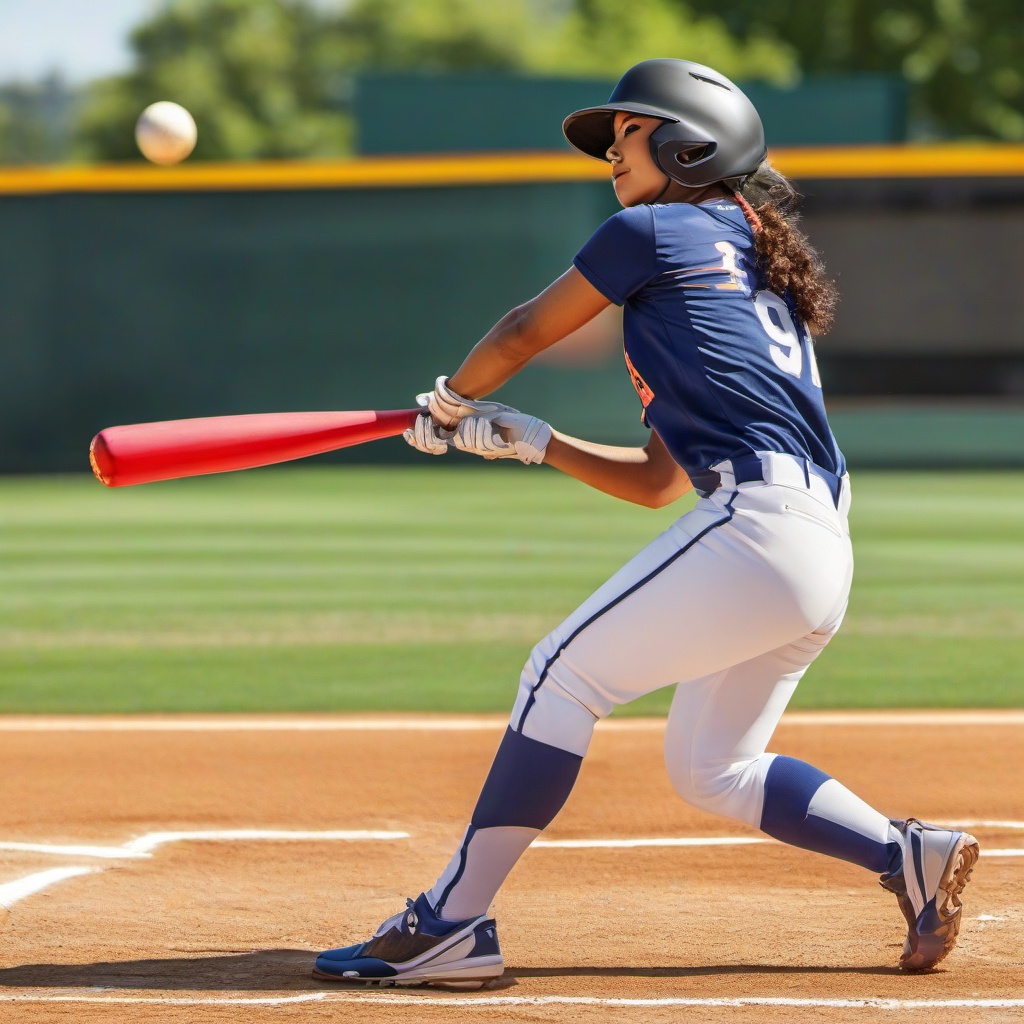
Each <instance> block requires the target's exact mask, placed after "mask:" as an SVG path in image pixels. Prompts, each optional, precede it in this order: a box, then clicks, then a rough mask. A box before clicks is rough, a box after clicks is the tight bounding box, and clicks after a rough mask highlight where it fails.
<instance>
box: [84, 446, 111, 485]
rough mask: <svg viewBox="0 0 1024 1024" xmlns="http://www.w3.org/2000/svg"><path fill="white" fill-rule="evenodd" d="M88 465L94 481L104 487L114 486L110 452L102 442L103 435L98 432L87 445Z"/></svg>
mask: <svg viewBox="0 0 1024 1024" xmlns="http://www.w3.org/2000/svg"><path fill="white" fill-rule="evenodd" d="M89 465H91V466H92V471H93V474H94V475H95V477H96V479H97V480H99V482H100V483H101V484H103V485H104V486H105V487H113V486H114V472H113V470H114V465H113V460H112V459H111V458H110V450H109V449H108V448H107V442H106V441H104V440H103V433H102V432H100V433H99V434H97V435H96V436H95V437H94V438H93V439H92V443H91V444H90V445H89Z"/></svg>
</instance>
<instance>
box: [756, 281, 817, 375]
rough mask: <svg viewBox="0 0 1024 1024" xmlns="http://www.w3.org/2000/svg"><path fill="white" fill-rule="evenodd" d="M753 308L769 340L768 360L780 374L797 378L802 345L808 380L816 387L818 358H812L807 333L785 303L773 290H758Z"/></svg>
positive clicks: (800, 368)
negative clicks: (808, 370)
mask: <svg viewBox="0 0 1024 1024" xmlns="http://www.w3.org/2000/svg"><path fill="white" fill-rule="evenodd" d="M754 309H756V310H757V318H758V320H760V321H761V326H762V327H763V328H764V331H765V334H767V335H768V337H769V338H770V339H771V344H769V346H768V353H769V355H771V357H772V362H773V363H775V365H776V366H777V367H778V368H779V369H780V370H782V372H783V373H788V374H789V375H790V376H791V377H797V378H799V377H801V376H802V375H803V369H804V350H805V348H806V351H807V364H808V366H809V368H810V376H811V383H812V384H813V385H814V386H815V387H819V388H820V387H821V376H820V375H819V374H818V361H817V360H816V359H815V358H814V344H813V342H812V341H811V336H810V335H809V334H807V333H806V332H801V330H800V329H799V328H798V327H797V325H796V323H795V322H794V321H793V315H792V313H790V311H789V306H787V305H786V303H785V302H784V301H783V300H782V299H780V298H779V297H778V295H776V294H775V292H769V291H762V292H758V293H757V297H756V298H755V299H754ZM805 343H806V344H805Z"/></svg>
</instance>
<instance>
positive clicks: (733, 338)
mask: <svg viewBox="0 0 1024 1024" xmlns="http://www.w3.org/2000/svg"><path fill="white" fill-rule="evenodd" d="M563 130H564V132H565V135H566V137H567V138H568V140H569V142H570V143H572V145H573V146H575V147H576V148H577V149H580V150H582V151H583V152H584V153H587V154H588V155H590V156H593V157H597V158H600V159H604V160H607V161H608V162H609V164H610V166H611V176H612V182H613V188H614V190H615V194H616V197H617V198H618V200H619V202H620V204H621V205H622V207H623V210H622V211H620V212H619V213H617V214H616V215H614V216H613V217H611V218H610V219H609V220H608V221H606V222H605V223H604V224H603V225H602V226H601V227H600V228H599V229H598V230H597V232H596V233H595V234H594V236H593V237H592V238H591V239H590V241H588V242H587V244H586V245H585V246H584V247H583V249H582V250H581V251H580V252H579V254H578V255H577V256H576V258H575V260H574V263H573V267H572V268H571V269H570V270H569V271H567V272H566V273H565V274H564V275H563V276H562V277H560V278H559V279H558V280H557V281H555V282H554V283H553V284H552V285H550V286H549V287H548V288H547V289H546V290H545V291H544V292H542V293H541V294H540V295H539V296H537V297H536V298H534V299H532V300H531V301H529V302H527V303H526V304H524V305H522V306H519V307H518V308H516V309H514V310H512V312H510V313H509V314H508V315H506V316H505V317H504V318H503V319H502V320H501V321H499V322H498V324H496V325H495V327H494V328H493V329H492V330H491V331H490V332H489V333H488V334H487V335H486V337H484V338H483V340H482V341H480V342H479V343H478V344H477V345H476V346H475V347H474V348H473V350H472V351H471V352H470V353H469V355H468V356H467V357H466V359H465V361H464V362H463V364H462V366H461V367H460V368H459V370H458V372H457V373H455V374H454V375H453V376H452V377H450V378H444V377H441V378H438V380H437V383H436V385H435V388H434V390H433V392H432V393H430V394H429V395H426V396H422V398H423V401H424V404H426V405H427V408H428V412H429V415H423V416H421V417H420V418H419V419H418V421H417V424H416V427H415V429H413V430H411V431H409V432H408V433H407V440H408V441H409V443H410V444H412V445H414V446H415V447H417V448H419V449H420V450H422V451H424V452H429V453H431V454H435V455H436V454H443V453H444V452H445V451H447V449H448V447H449V445H454V446H455V447H457V448H459V449H461V450H463V451H466V452H472V453H475V454H478V455H481V456H483V457H484V458H485V459H495V458H517V459H519V460H520V461H521V462H524V463H527V464H530V463H539V462H546V463H548V464H549V465H552V466H554V467H555V468H556V469H560V470H562V471H563V472H565V473H568V474H570V475H571V476H574V477H576V478H577V479H579V480H581V481H583V482H584V483H586V484H589V485H591V486H593V487H596V488H598V489H599V490H602V491H605V492H607V493H609V494H612V495H615V496H617V497H620V498H624V499H626V500H628V501H632V502H636V503H638V504H641V505H647V506H652V507H658V506H662V505H665V504H667V503H669V502H671V501H674V500H675V499H676V498H678V497H679V496H680V495H682V494H684V493H685V492H687V491H689V490H690V489H691V488H692V489H695V490H696V491H697V493H698V494H699V496H700V499H699V501H698V502H697V505H696V507H695V508H694V509H693V510H692V511H690V512H688V513H686V514H685V515H684V516H682V518H680V519H679V520H677V521H676V522H675V523H674V524H673V525H672V526H670V527H669V528H668V529H667V530H666V531H665V532H664V533H663V534H662V535H661V536H660V537H658V538H657V539H656V540H654V541H653V542H652V543H651V544H650V545H649V546H648V547H647V548H645V549H644V550H643V551H641V552H640V553H639V554H638V555H637V556H636V557H635V558H633V559H632V560H631V561H630V562H629V563H628V564H627V565H626V566H625V567H624V568H623V569H621V570H620V571H619V572H618V573H616V575H614V576H613V577H612V578H611V579H610V580H609V581H608V582H607V583H606V584H604V586H602V587H601V588H600V589H599V590H598V591H597V592H596V593H595V594H594V595H593V596H592V597H591V598H590V599H589V600H587V601H585V602H584V603H583V605H582V606H581V607H580V608H579V609H578V610H577V611H576V612H575V613H574V614H572V615H571V616H570V617H569V618H568V619H567V620H566V621H565V622H563V623H562V624H561V625H560V626H558V627H557V628H556V629H555V630H554V631H553V632H552V633H551V634H550V635H549V636H547V637H546V638H545V639H544V640H542V641H541V642H540V643H539V644H538V645H537V647H536V648H535V649H534V651H533V653H532V655H531V657H530V660H529V662H528V663H527V665H526V668H525V669H524V671H523V675H522V679H521V683H520V688H519V695H518V698H517V700H516V702H515V706H514V708H513V711H512V717H511V721H510V723H509V726H508V729H507V731H506V733H505V736H504V738H503V740H502V742H501V745H500V747H499V749H498V752H497V755H496V757H495V759H494V763H493V765H492V766H491V770H490V773H489V775H488V777H487V779H486V781H485V783H484V787H483V791H482V793H481V795H480V797H479V800H478V802H477V805H476V809H475V810H474V812H473V816H472V820H471V821H470V823H469V826H468V827H467V829H466V832H465V834H464V836H463V838H462V841H461V843H460V844H459V847H458V849H457V851H456V852H455V855H454V857H453V858H452V860H451V862H450V863H449V864H448V866H447V867H446V868H445V870H444V871H443V872H442V874H441V876H440V878H438V880H437V882H436V883H435V884H434V886H433V887H432V888H431V889H429V890H428V891H426V892H425V893H423V894H421V895H420V896H419V897H418V898H417V899H415V900H409V901H408V906H407V908H406V910H404V911H402V912H400V913H398V914H396V915H395V916H394V917H392V918H389V919H388V920H387V921H385V922H384V923H383V924H382V925H381V927H380V928H379V929H378V931H377V933H376V934H375V935H374V937H373V938H372V939H370V940H369V941H368V942H365V943H361V944H358V945H354V946H348V947H345V948H342V949H333V950H328V951H327V952H325V953H323V954H321V955H320V957H319V958H318V959H317V961H316V968H315V971H314V974H315V976H316V977H319V978H328V979H335V980H343V981H358V982H362V983H369V984H379V985H406V984H423V983H429V982H443V983H446V984H449V985H451V984H459V985H462V986H465V987H477V986H480V985H482V984H483V983H485V982H486V981H487V979H490V978H493V977H496V976H498V975H499V974H501V972H502V970H503V963H502V958H501V953H500V950H499V947H498V941H497V934H496V926H495V922H494V921H493V920H492V919H491V918H489V917H488V916H487V912H488V908H489V906H490V904H491V901H492V899H493V898H494V895H495V893H496V892H497V890H498V888H499V887H500V885H501V884H502V882H503V880H504V879H505V877H506V875H507V874H508V872H509V871H510V870H511V868H512V866H513V865H514V864H515V863H516V861H517V860H518V858H519V857H520V856H521V855H522V853H523V852H524V851H525V850H526V848H527V847H528V846H529V844H530V843H531V842H532V841H533V839H534V838H536V837H537V836H538V835H539V834H540V832H541V831H542V830H543V829H544V828H545V827H546V826H547V825H548V824H549V823H550V822H551V820H552V819H553V818H554V817H555V815H556V814H557V813H558V811H559V810H560V809H561V807H562V805H563V804H564V802H565V800H566V798H567V797H568V795H569V792H570V790H571V789H572V786H573V784H574V782H575V779H576V776H577V773H578V771H579V767H580V764H581V762H582V759H583V757H584V755H585V754H586V752H587V746H588V744H589V742H590V738H591V735H592V733H593V729H594V725H595V723H596V722H597V721H598V720H599V719H601V718H603V717H604V716H606V715H608V714H609V713H610V712H611V711H612V709H613V708H614V707H615V706H616V705H619V704H625V703H627V702H629V701H631V700H633V699H634V698H636V697H639V696H641V695H642V694H645V693H650V692H651V691H652V690H656V689H658V688H660V687H663V686H670V685H675V686H676V692H675V697H674V699H673V702H672V708H671V711H670V713H669V716H668V722H667V727H666V732H665V761H666V764H667V767H668V772H669V776H670V777H671V780H672V783H673V785H674V787H675V789H676V790H677V791H678V793H679V795H680V796H681V797H682V798H683V799H684V800H686V801H688V802H689V803H691V804H693V805H694V806H696V807H699V808H702V809H703V810H707V811H712V812H714V813H716V814H721V815H725V816H727V817H730V818H733V819H736V820H738V821H741V822H744V823H746V824H747V825H752V826H754V827H755V828H759V829H761V830H762V831H764V832H766V833H767V834H768V835H770V836H773V837H775V838H776V839H779V840H781V841H782V842H785V843H789V844H792V845H794V846H799V847H802V848H804V849H807V850H814V851H817V852H819V853H824V854H827V855H829V856H832V857H839V858H841V859H843V860H847V861H851V862H853V863H855V864H859V865H862V866H863V867H865V868H867V869H868V870H870V871H873V872H876V873H879V874H880V875H881V883H882V886H883V887H884V888H886V889H888V890H890V891H891V892H893V893H895V894H896V896H897V898H898V900H899V905H900V909H901V910H902V911H903V914H904V916H905V917H906V920H907V925H908V929H909V930H908V934H907V939H906V943H905V945H904V949H903V954H902V956H901V958H900V964H901V966H902V967H904V968H905V969H907V970H912V971H917V970H923V969H927V968H930V967H933V966H934V965H935V964H936V963H938V962H939V961H940V960H941V959H942V958H943V957H944V956H945V955H946V954H947V953H948V952H949V951H950V949H952V947H953V945H954V943H955V941H956V936H957V930H958V928H959V924H960V917H961V904H960V894H961V892H962V890H963V888H964V885H965V884H966V882H967V880H968V878H969V877H970V874H971V869H972V868H973V865H974V863H975V861H976V860H977V857H978V844H977V841H976V840H975V839H974V837H973V836H970V835H968V834H967V833H965V832H959V831H954V830H948V829H942V828H937V827H935V826H932V825H927V824H924V823H922V822H920V821H917V820H916V819H913V818H909V819H907V820H898V821H894V820H890V819H889V818H888V817H886V816H885V815H883V814H880V813H879V812H878V811H876V810H874V809H873V808H871V807H869V806H868V805H867V804H866V803H864V802H863V801H862V800H860V799H859V798H858V797H857V796H855V795H854V794H853V793H851V792H850V791H849V790H848V789H846V788H845V787H844V786H843V785H842V784H841V783H840V782H838V781H836V780H835V779H832V778H829V776H827V775H826V774H825V773H824V772H822V771H820V770H819V769H817V768H814V767H812V766H811V765H809V764H805V763H804V762H802V761H798V760H796V759H794V758H791V757H786V756H784V755H780V754H773V753H766V748H767V744H768V741H769V739H770V738H771V736H772V733H773V732H774V730H775V727H776V725H777V724H778V722H779V719H780V717H781V715H782V713H783V711H784V709H785V707H786V704H787V703H788V701H789V699H790V697H791V696H792V694H793V691H794V690H795V688H796V686H797V683H798V682H799V680H800V678H801V676H802V675H803V674H804V672H805V671H806V670H807V668H808V666H809V665H810V664H811V662H812V661H814V659H815V658H816V657H817V656H818V654H820V653H821V651H822V650H823V649H824V647H825V645H826V644H827V643H828V642H829V640H830V638H831V637H832V636H833V634H834V633H835V632H836V630H837V629H838V628H839V624H840V622H841V620H842V617H843V613H844V611H845V608H846V602H847V597H848V594H849V589H850V581H851V577H852V568H853V563H852V557H851V550H850V539H849V530H848V526H847V512H848V510H849V506H850V484H849V478H848V477H847V475H846V469H845V464H844V460H843V456H842V454H841V452H840V451H839V448H838V447H837V445H836V442H835V439H834V437H833V436H832V432H831V430H830V428H829V425H828V421H827V419H826V416H825V409H824V405H823V402H822V394H821V383H820V380H819V378H818V373H817V369H816V366H815V361H814V348H813V345H812V342H811V337H810V334H809V331H808V327H809V328H810V329H812V330H816V331H822V330H825V329H827V327H828V326H829V322H830V320H831V314H832V306H833V302H834V293H833V290H832V286H831V283H830V282H829V281H828V280H827V278H826V277H825V276H824V272H823V268H822V267H821V265H820V263H819V262H818V260H817V257H816V254H815V252H814V250H813V249H812V248H811V247H810V245H809V244H808V243H807V240H806V239H805V238H804V237H803V236H802V235H801V234H800V233H799V232H798V231H797V230H796V229H795V227H794V226H793V223H792V219H791V218H789V217H787V214H786V209H787V207H788V206H789V205H790V204H791V203H792V201H793V199H794V192H793V190H792V188H791V186H790V185H789V183H788V182H787V181H786V179H785V178H783V177H782V176H781V175H779V174H778V173H777V172H775V171H774V170H773V169H772V168H771V166H770V165H769V164H768V162H767V160H766V155H767V151H766V148H765V141H764V134H763V130H762V126H761V121H760V118H759V117H758V115H757V112H756V111H755V110H754V108H753V106H752V105H751V103H750V101H749V100H748V99H747V98H746V96H744V95H743V93H742V92H741V91H740V90H739V89H738V88H737V87H736V86H735V85H734V84H733V83H732V82H730V81H729V80H728V79H726V78H724V77H723V76H722V75H720V74H718V73H717V72H716V71H713V70H711V69H710V68H707V67H703V66H701V65H699V64H693V63H690V62H688V61H682V60H649V61H644V62H643V63H641V64H638V65H637V66H636V67H634V68H632V69H631V70H630V71H628V72H627V73H626V74H625V76H624V77H623V78H622V80H621V81H620V82H619V84H618V85H617V86H616V88H615V90H614V92H613V93H612V96H611V98H610V100H609V101H608V102H607V103H606V104H603V105H602V106H600V107H592V108H588V109H586V110H579V111H576V112H575V113H573V114H570V115H569V117H568V118H566V120H565V123H564V126H563ZM609 303H616V304H618V305H622V306H624V307H625V309H624V321H623V332H624V337H625V355H626V366H627V368H628V371H629V375H630V377H631V378H632V381H633V384H634V386H635V387H636V390H637V393H638V395H639V397H640V401H641V403H642V407H643V418H644V422H645V423H646V425H647V426H648V427H649V428H650V431H651V433H650V440H649V441H648V443H647V445H646V446H645V447H644V448H641V449H631V448H614V447H608V446H604V445H597V444H591V443H589V442H586V441H581V440H579V439H576V438H572V437H568V436H566V435H564V434H560V433H558V432H556V431H553V430H552V429H551V427H549V426H548V424H546V423H544V422H543V421H541V420H539V419H537V418H535V417H532V416H528V415H526V414H523V413H520V412H517V411H516V410H514V409H510V408H508V407H507V406H503V405H499V404H497V403H493V402H483V401H479V399H481V398H482V397H483V396H484V395H487V394H489V393H491V392H492V391H494V390H495V389H496V388H498V387H499V386H500V385H501V384H503V383H504V382H505V381H506V380H508V379H509V378H510V377H511V376H512V375H513V374H515V373H516V372H517V371H518V370H520V369H521V368H522V367H523V366H524V365H525V364H526V363H527V362H528V361H529V360H530V359H531V358H532V357H533V356H535V355H536V354H537V353H538V352H540V351H542V350H543V349H545V348H547V347H548V346H550V345H552V344H554V343H555V342H557V341H559V340H560V339H561V338H563V337H565V336H566V335H567V334H569V333H570V332H572V331H573V330H575V329H577V328H578V327H580V326H581V325H582V324H584V323H586V322H587V321H588V320H590V319H591V318H592V317H594V316H595V315H596V314H597V313H599V312H600V311H601V310H602V309H604V308H605V307H606V306H607V305H608V304H609Z"/></svg>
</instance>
